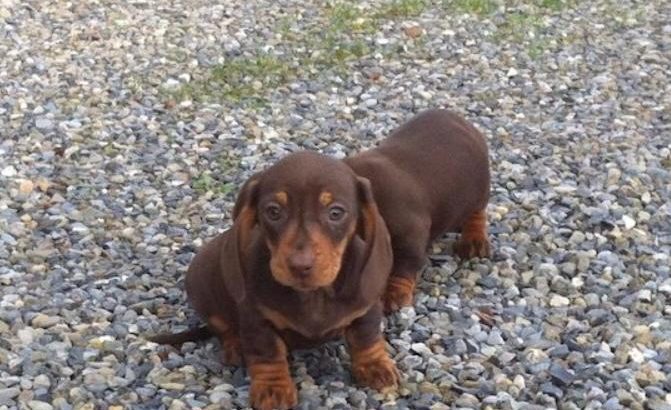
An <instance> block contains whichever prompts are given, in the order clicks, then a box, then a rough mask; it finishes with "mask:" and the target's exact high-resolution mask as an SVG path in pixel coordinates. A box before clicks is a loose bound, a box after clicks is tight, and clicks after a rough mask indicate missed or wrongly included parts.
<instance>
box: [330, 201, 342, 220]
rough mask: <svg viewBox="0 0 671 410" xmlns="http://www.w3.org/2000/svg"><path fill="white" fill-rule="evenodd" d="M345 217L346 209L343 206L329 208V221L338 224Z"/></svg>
mask: <svg viewBox="0 0 671 410" xmlns="http://www.w3.org/2000/svg"><path fill="white" fill-rule="evenodd" d="M344 217H345V209H344V208H343V207H342V206H338V205H334V206H332V207H330V208H329V220H330V221H331V222H338V221H340V220H342V219H343V218H344Z"/></svg>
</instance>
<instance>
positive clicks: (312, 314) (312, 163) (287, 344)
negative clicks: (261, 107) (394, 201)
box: [153, 152, 398, 410]
mask: <svg viewBox="0 0 671 410" xmlns="http://www.w3.org/2000/svg"><path fill="white" fill-rule="evenodd" d="M233 214H234V215H233V216H234V224H233V227H232V228H231V229H229V230H228V231H226V232H225V233H223V234H221V235H220V236H218V237H216V238H215V239H214V240H213V241H211V242H210V243H208V244H206V245H205V247H204V248H203V249H202V250H201V251H200V252H199V253H198V254H197V255H196V257H195V258H194V260H193V262H192V263H191V266H190V267H189V270H188V272H187V276H186V290H187V294H188V298H189V300H190V302H191V304H192V305H193V307H194V308H195V309H196V311H197V312H198V314H199V316H200V317H201V318H202V319H203V320H204V321H205V322H206V323H207V327H208V329H209V331H210V332H211V333H212V334H214V335H216V336H217V337H218V338H219V340H220V342H221V345H222V349H223V352H224V354H223V359H224V361H225V362H226V363H228V364H236V365H237V364H241V363H242V362H243V361H244V363H245V364H246V366H247V369H248V371H249V374H250V377H251V390H250V401H251V405H252V406H253V407H255V408H257V409H264V410H265V409H274V408H289V407H291V406H294V405H295V404H296V402H297V394H296V387H295V386H294V384H293V382H292V380H291V376H290V374H289V364H288V362H287V352H288V349H290V348H292V347H305V346H309V345H313V344H315V343H320V342H323V341H325V340H328V339H332V338H334V337H338V336H341V335H343V334H344V336H345V339H346V341H347V344H348V346H349V350H350V354H351V357H352V372H353V374H354V376H355V378H356V379H357V380H358V382H359V383H361V384H363V385H366V386H370V387H373V388H376V389H382V388H385V387H393V386H395V385H396V384H397V382H398V371H397V369H396V366H395V364H394V362H393V361H392V360H391V358H390V357H389V355H388V354H387V353H386V351H385V342H384V339H383V335H382V331H381V327H380V323H381V321H382V315H383V310H382V304H381V296H382V294H383V293H384V289H385V286H386V283H387V279H388V276H389V273H390V272H391V267H392V254H391V243H390V238H389V233H388V231H387V228H386V226H385V224H384V221H383V220H382V218H381V217H380V215H379V213H378V210H377V206H376V204H375V200H374V198H373V195H372V191H371V187H370V184H369V182H368V181H367V180H366V179H365V178H361V177H357V175H356V174H355V173H354V172H353V171H352V170H351V169H350V168H349V167H347V166H346V165H345V164H344V163H343V162H342V161H338V160H335V159H332V158H328V157H325V156H323V155H320V154H316V153H310V152H303V153H298V154H292V155H290V156H288V157H285V158H284V159H282V160H281V161H279V162H278V163H276V164H275V165H274V166H272V167H270V168H268V169H267V170H265V171H263V172H261V173H259V174H257V175H255V176H254V177H252V178H251V179H250V180H249V181H247V182H246V183H245V185H244V186H243V188H242V190H241V192H240V194H239V196H238V199H237V202H236V205H235V208H234V211H233ZM207 335H208V332H207V329H195V330H190V331H187V332H184V333H182V334H178V335H162V336H159V337H156V338H154V339H153V340H154V341H156V342H159V343H170V344H179V343H182V342H184V341H186V340H193V339H196V338H203V337H205V336H207Z"/></svg>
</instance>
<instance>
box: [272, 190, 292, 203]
mask: <svg viewBox="0 0 671 410" xmlns="http://www.w3.org/2000/svg"><path fill="white" fill-rule="evenodd" d="M275 199H276V200H277V202H279V203H280V205H282V206H287V203H288V202H289V197H288V196H287V193H286V192H284V191H280V192H276V193H275Z"/></svg>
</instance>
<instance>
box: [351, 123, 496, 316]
mask: <svg viewBox="0 0 671 410" xmlns="http://www.w3.org/2000/svg"><path fill="white" fill-rule="evenodd" d="M345 162H346V163H347V164H348V165H349V166H350V167H351V168H352V169H353V170H354V171H355V172H356V173H357V175H359V176H363V177H366V178H368V179H369V180H370V182H371V185H372V187H373V195H374V196H375V200H376V202H377V205H378V208H379V210H380V213H381V214H382V217H383V218H384V220H385V222H386V224H387V228H388V229H389V233H390V234H391V240H392V247H393V251H394V267H393V271H392V276H391V277H390V278H389V283H388V285H387V290H386V293H385V296H384V305H385V310H386V311H387V312H390V311H394V310H396V309H399V308H400V307H402V306H406V305H411V304H412V301H413V293H414V289H415V281H416V280H417V276H418V273H419V272H420V270H421V269H422V267H423V266H424V263H425V262H426V257H427V247H428V245H429V242H430V241H432V240H434V239H436V238H437V237H439V236H441V235H443V234H444V233H446V232H461V237H460V239H459V241H458V242H457V243H456V244H455V252H456V254H457V255H458V256H459V257H461V258H471V257H476V256H478V257H486V256H488V255H489V241H488V239H487V226H486V224H487V214H486V206H487V201H488V199H489V160H488V152H487V144H486V142H485V139H484V137H483V136H482V134H480V132H478V130H477V129H476V128H475V127H473V126H472V125H471V124H469V123H468V122H466V121H465V120H464V119H463V118H461V117H459V116H458V115H456V114H454V113H451V112H449V111H446V110H430V111H426V112H423V113H421V114H419V115H417V116H416V117H414V118H413V119H411V120H410V121H409V122H407V123H406V124H404V125H403V126H401V127H400V128H399V129H398V130H396V131H395V132H394V133H393V134H392V135H391V136H390V137H389V138H387V139H386V140H385V141H383V142H382V143H381V144H380V146H379V147H377V148H375V149H373V150H370V151H366V152H363V153H361V154H359V155H355V156H353V157H350V158H347V159H345Z"/></svg>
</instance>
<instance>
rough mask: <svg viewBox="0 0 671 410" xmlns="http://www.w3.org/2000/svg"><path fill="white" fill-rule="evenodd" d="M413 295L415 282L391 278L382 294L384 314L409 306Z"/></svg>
mask: <svg viewBox="0 0 671 410" xmlns="http://www.w3.org/2000/svg"><path fill="white" fill-rule="evenodd" d="M414 293H415V281H414V280H412V279H408V278H404V277H401V276H391V277H390V278H389V282H388V283H387V289H386V291H385V293H384V297H383V302H384V312H385V313H387V314H389V313H392V312H395V311H397V310H399V309H400V308H402V307H404V306H411V305H412V301H413V297H414V295H413V294H414Z"/></svg>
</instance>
